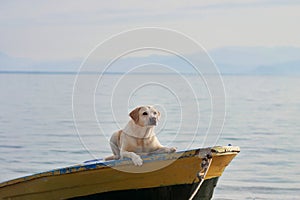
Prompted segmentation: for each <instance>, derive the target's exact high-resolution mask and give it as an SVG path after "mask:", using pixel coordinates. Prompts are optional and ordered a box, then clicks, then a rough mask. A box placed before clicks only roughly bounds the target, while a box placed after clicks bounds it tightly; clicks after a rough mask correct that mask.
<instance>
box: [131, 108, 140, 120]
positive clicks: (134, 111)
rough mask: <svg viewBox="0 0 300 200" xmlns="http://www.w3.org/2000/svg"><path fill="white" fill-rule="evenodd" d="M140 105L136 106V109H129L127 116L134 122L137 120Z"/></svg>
mask: <svg viewBox="0 0 300 200" xmlns="http://www.w3.org/2000/svg"><path fill="white" fill-rule="evenodd" d="M140 109H141V107H138V108H136V109H134V110H133V111H131V112H130V113H129V116H130V117H131V119H133V121H134V122H135V123H137V122H138V121H139V112H140Z"/></svg>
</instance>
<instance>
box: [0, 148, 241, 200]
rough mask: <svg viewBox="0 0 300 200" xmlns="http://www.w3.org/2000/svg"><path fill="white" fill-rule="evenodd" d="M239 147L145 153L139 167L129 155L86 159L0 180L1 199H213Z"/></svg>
mask: <svg viewBox="0 0 300 200" xmlns="http://www.w3.org/2000/svg"><path fill="white" fill-rule="evenodd" d="M239 151H240V149H239V147H233V146H223V147H221V146H216V147H212V148H201V149H193V150H187V151H179V152H176V153H172V154H155V155H148V156H143V157H142V158H143V161H144V163H143V165H142V166H141V167H137V166H134V165H133V164H132V162H131V161H130V160H128V159H124V160H115V161H106V162H105V161H101V160H94V161H88V162H85V163H83V164H80V165H75V166H71V167H66V168H61V169H55V170H51V171H48V172H43V173H38V174H34V175H31V176H26V177H22V178H18V179H14V180H10V181H7V182H3V183H0V199H3V200H4V199H5V200H8V199H9V200H24V199H26V200H41V199H43V200H50V199H72V200H79V199H80V200H81V199H84V200H85V199H121V198H122V199H123V198H124V199H143V200H145V199H189V198H190V196H191V195H192V193H193V192H194V194H195V197H194V198H193V199H211V198H212V195H213V191H214V188H215V186H216V184H217V181H218V178H219V177H220V176H221V175H222V173H223V171H224V169H225V167H226V166H227V165H228V164H229V163H230V162H231V160H232V159H233V158H234V157H235V156H236V155H237V154H238V153H239ZM207 164H209V165H207ZM199 173H200V174H199ZM201 173H202V178H203V180H202V182H201V180H200V179H201ZM199 175H200V176H199ZM203 175H204V176H203ZM199 178H200V179H199ZM199 183H202V184H201V187H200V189H199V190H197V191H196V189H197V186H198V185H200V184H199Z"/></svg>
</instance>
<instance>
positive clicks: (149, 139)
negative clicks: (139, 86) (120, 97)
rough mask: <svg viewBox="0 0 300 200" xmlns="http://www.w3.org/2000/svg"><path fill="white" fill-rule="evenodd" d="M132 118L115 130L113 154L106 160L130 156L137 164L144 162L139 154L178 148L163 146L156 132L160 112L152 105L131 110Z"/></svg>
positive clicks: (112, 145)
mask: <svg viewBox="0 0 300 200" xmlns="http://www.w3.org/2000/svg"><path fill="white" fill-rule="evenodd" d="M129 116H130V117H131V120H130V121H129V122H128V124H127V126H126V127H125V128H124V129H123V130H119V131H117V132H115V133H114V134H113V135H112V136H111V139H110V146H111V149H112V152H113V154H114V155H113V156H110V157H107V158H105V160H118V159H120V158H124V157H126V158H130V159H131V160H132V161H133V163H134V164H135V165H137V166H141V165H142V164H143V160H142V159H141V157H140V156H139V155H138V154H140V155H141V154H147V153H172V152H175V151H176V148H174V147H171V148H168V147H164V146H162V145H161V144H160V143H159V141H158V139H157V137H156V135H155V133H154V127H155V126H156V125H157V122H158V120H159V118H160V113H159V111H157V110H156V109H155V108H154V107H152V106H141V107H138V108H135V109H134V110H133V111H131V112H130V114H129Z"/></svg>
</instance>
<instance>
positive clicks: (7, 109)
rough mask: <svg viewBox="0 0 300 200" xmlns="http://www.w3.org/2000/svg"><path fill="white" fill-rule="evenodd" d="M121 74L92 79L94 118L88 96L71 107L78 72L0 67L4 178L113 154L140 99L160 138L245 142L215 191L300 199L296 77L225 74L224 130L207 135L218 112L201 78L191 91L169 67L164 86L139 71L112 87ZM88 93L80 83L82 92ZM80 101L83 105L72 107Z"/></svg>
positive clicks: (177, 142)
mask: <svg viewBox="0 0 300 200" xmlns="http://www.w3.org/2000/svg"><path fill="white" fill-rule="evenodd" d="M85 76H86V78H87V79H89V76H90V77H91V76H93V75H88V74H87V75H85ZM133 76H138V75H133ZM115 77H116V76H115V75H107V76H106V77H105V79H101V80H100V82H98V83H99V85H98V86H97V87H94V88H93V89H94V94H95V95H94V99H93V101H91V102H94V105H92V106H93V108H94V117H95V121H91V120H89V119H90V117H91V116H89V113H88V111H89V109H90V105H89V102H90V101H86V102H85V101H81V100H80V101H78V102H77V103H78V104H76V105H75V106H74V102H75V103H76V98H77V97H75V99H74V98H73V86H74V82H75V75H74V74H72V73H71V74H64V73H52V74H47V73H0V94H1V98H0V110H1V112H0V127H1V128H0V138H1V139H0V166H1V171H2V173H1V175H0V181H1V182H2V181H6V180H9V179H12V178H17V177H20V176H24V175H29V174H33V173H37V172H41V171H47V170H51V169H53V168H59V167H65V166H68V165H73V164H78V163H82V162H83V161H86V160H91V159H94V158H95V157H97V158H101V157H104V156H107V155H110V154H111V153H110V147H109V144H108V141H107V140H108V138H109V136H110V135H111V134H112V132H113V131H115V130H116V129H118V128H121V127H123V126H124V125H125V124H126V121H128V119H129V117H128V112H129V111H130V110H131V109H132V108H134V106H136V105H140V104H149V103H150V104H154V105H156V106H157V107H158V108H159V109H160V110H161V113H162V120H161V123H160V125H159V127H157V133H158V137H159V139H160V141H161V143H162V144H164V145H168V146H176V147H177V148H178V149H180V150H182V149H186V148H194V147H202V146H203V145H204V146H206V145H207V144H209V145H210V144H212V145H215V144H216V145H227V144H232V145H237V146H240V148H241V153H240V154H239V155H238V156H237V157H236V158H235V159H234V160H233V161H232V163H231V164H230V165H229V166H228V168H227V169H226V170H225V172H224V174H223V176H222V177H221V178H220V180H219V183H218V185H217V187H216V190H215V194H214V197H213V199H214V200H226V199H236V200H238V199H239V200H240V199H256V200H258V199H299V196H300V168H299V166H300V148H299V144H300V136H299V133H300V87H299V85H300V77H298V76H246V75H244V76H234V75H225V76H223V77H222V78H223V81H224V86H225V91H226V99H225V100H226V101H225V103H226V118H225V123H224V126H223V129H222V133H221V134H219V133H217V134H216V133H212V134H208V135H207V136H206V135H205V134H200V133H207V132H209V130H210V129H209V124H210V119H212V118H211V117H212V115H211V114H212V104H211V100H210V97H211V96H210V95H211V94H210V93H209V90H207V88H206V87H204V85H205V84H199V86H197V89H199V90H197V91H196V93H197V94H199V93H201V95H200V96H198V95H196V97H197V98H195V96H193V95H195V94H194V93H191V90H189V89H187V87H190V85H189V86H184V85H182V84H181V83H180V82H178V81H177V80H176V79H174V77H172V75H156V78H157V79H158V80H162V81H167V82H166V83H164V84H161V85H160V84H156V83H155V82H151V83H152V84H150V85H149V84H148V85H147V84H146V85H143V87H139V86H136V85H139V84H138V83H139V80H140V79H141V80H143V78H145V77H143V75H139V76H138V77H135V80H136V83H137V84H136V85H135V86H132V85H131V84H133V83H130V84H128V85H126V84H120V83H119V82H117V83H119V85H118V87H114V88H113V90H111V89H108V88H110V87H108V86H109V84H110V82H114V81H118V80H115ZM122 78H123V79H122V81H124V82H126V77H122ZM101 81H103V82H101ZM168 81H169V82H168ZM182 81H185V79H182ZM168 83H173V84H174V85H175V86H176V87H175V89H170V87H167V84H168ZM101 84H102V85H101ZM131 87H132V90H131V89H130V91H126V88H131ZM191 87H195V86H194V85H193V86H191ZM124 88H125V89H124ZM199 91H200V92H199ZM85 92H86V91H85V90H84V88H81V89H80V88H79V90H78V94H80V95H81V97H80V98H83V97H85ZM111 93H113V94H114V95H115V96H113V97H111V95H110V94H111ZM223 100H224V99H222V98H220V99H218V101H216V102H220V104H222V103H224V102H223ZM197 102H198V104H197ZM72 103H73V104H72ZM196 105H198V106H199V108H197V106H196ZM78 107H80V108H78ZM74 109H75V110H76V109H77V112H79V113H81V114H80V115H77V114H76V113H75V114H74V112H73V111H74ZM85 109H86V110H85ZM218 109H220V110H218ZM218 109H215V110H214V113H215V115H216V116H218V115H219V114H220V116H221V115H222V108H218ZM215 115H214V116H215ZM74 117H75V121H74ZM212 123H214V122H212ZM218 123H221V122H218ZM195 130H197V131H198V132H200V133H199V134H198V133H197V134H195ZM214 134H216V135H214ZM206 137H207V138H208V140H207V141H209V142H207V143H206V142H204V140H205V138H206ZM205 141H206V140H205Z"/></svg>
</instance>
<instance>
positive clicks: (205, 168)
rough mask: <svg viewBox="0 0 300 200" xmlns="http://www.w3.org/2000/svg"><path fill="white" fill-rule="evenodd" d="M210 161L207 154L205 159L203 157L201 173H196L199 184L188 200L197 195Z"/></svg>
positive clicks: (210, 157) (209, 156)
mask: <svg viewBox="0 0 300 200" xmlns="http://www.w3.org/2000/svg"><path fill="white" fill-rule="evenodd" d="M211 161H212V156H211V155H210V154H207V155H206V157H204V158H203V159H202V162H201V171H200V172H199V173H198V178H199V180H200V182H199V184H198V186H197V188H196V189H195V190H194V192H193V194H192V195H191V196H190V198H189V200H193V198H194V197H195V196H196V194H197V193H198V191H199V189H200V187H201V185H202V183H203V182H204V179H205V177H206V174H207V172H208V170H209V167H210V164H211Z"/></svg>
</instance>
